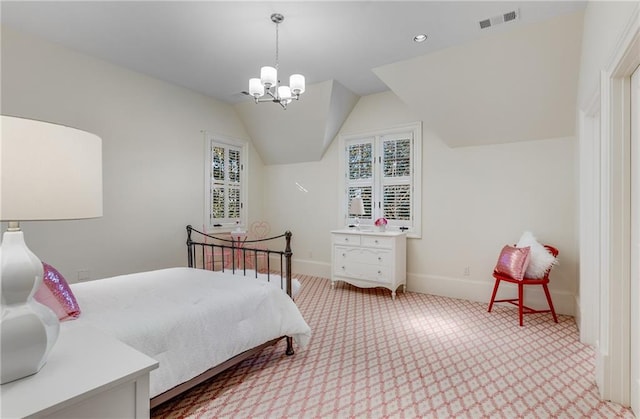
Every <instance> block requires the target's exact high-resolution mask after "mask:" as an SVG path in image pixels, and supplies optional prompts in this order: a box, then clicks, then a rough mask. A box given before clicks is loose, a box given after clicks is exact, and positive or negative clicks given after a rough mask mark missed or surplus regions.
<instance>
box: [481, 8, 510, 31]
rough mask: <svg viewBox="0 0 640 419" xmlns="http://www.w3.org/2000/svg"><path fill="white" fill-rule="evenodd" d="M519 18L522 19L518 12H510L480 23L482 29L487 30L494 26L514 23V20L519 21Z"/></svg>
mask: <svg viewBox="0 0 640 419" xmlns="http://www.w3.org/2000/svg"><path fill="white" fill-rule="evenodd" d="M519 17H520V13H519V12H518V10H512V11H510V12H507V13H503V14H501V15H498V16H493V17H490V18H488V19H483V20H481V21H480V22H478V23H479V24H480V29H487V28H490V27H492V26H496V25H500V24H502V23H507V22H512V21H514V20H517V19H518V18H519Z"/></svg>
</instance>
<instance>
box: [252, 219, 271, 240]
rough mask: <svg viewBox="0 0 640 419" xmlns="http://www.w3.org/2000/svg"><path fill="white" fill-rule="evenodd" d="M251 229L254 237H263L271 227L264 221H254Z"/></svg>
mask: <svg viewBox="0 0 640 419" xmlns="http://www.w3.org/2000/svg"><path fill="white" fill-rule="evenodd" d="M251 231H252V232H253V235H254V236H255V238H256V239H264V238H265V237H267V234H269V232H270V231H271V227H270V226H269V223H268V222H266V221H256V222H254V223H252V224H251Z"/></svg>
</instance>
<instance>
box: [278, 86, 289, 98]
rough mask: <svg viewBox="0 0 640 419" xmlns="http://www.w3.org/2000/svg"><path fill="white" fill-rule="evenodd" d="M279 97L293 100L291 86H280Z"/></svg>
mask: <svg viewBox="0 0 640 419" xmlns="http://www.w3.org/2000/svg"><path fill="white" fill-rule="evenodd" d="M278 97H279V98H280V99H282V100H285V101H286V100H291V89H290V88H289V86H279V87H278Z"/></svg>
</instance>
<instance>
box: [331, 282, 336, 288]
mask: <svg viewBox="0 0 640 419" xmlns="http://www.w3.org/2000/svg"><path fill="white" fill-rule="evenodd" d="M335 287H336V281H331V289H334V288H335Z"/></svg>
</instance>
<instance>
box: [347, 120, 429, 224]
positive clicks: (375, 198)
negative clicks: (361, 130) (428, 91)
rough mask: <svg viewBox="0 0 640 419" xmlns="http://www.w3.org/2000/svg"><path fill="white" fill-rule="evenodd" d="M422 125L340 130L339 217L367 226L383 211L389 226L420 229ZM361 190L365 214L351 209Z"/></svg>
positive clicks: (382, 214)
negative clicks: (364, 131) (352, 132)
mask: <svg viewBox="0 0 640 419" xmlns="http://www.w3.org/2000/svg"><path fill="white" fill-rule="evenodd" d="M421 140H422V129H421V125H420V123H414V124H411V125H406V126H402V127H398V128H394V129H388V130H383V131H380V132H375V133H367V134H355V135H345V136H341V150H344V153H343V154H342V157H341V159H340V160H341V165H342V166H343V168H344V182H345V185H344V186H345V187H344V194H343V198H342V200H341V211H340V213H341V218H342V219H343V220H344V221H345V224H353V223H354V222H355V218H356V216H358V218H359V219H360V224H361V225H363V226H372V225H373V223H374V221H375V220H376V219H378V218H380V217H384V218H386V219H387V221H388V223H389V224H388V227H391V228H394V227H395V228H400V227H406V228H407V232H408V233H409V235H410V236H411V237H420V235H421V222H420V221H421V211H420V203H421V187H420V180H421V176H422V175H421V173H422V168H421V156H422V151H421V150H422V147H421V142H422V141H421ZM356 196H360V197H361V198H362V200H363V202H364V210H365V214H364V215H357V214H349V202H350V201H351V199H352V198H354V197H356Z"/></svg>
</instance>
